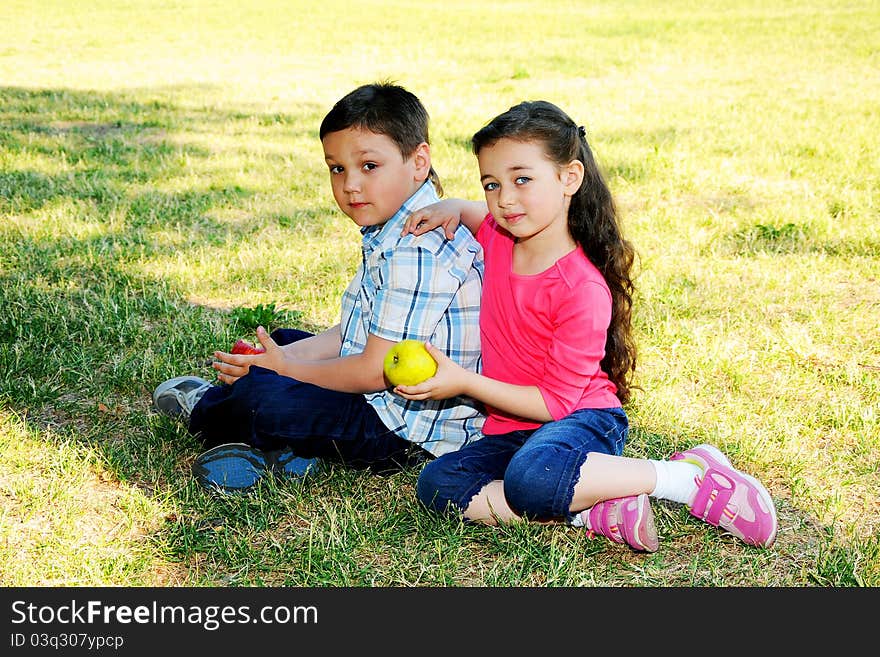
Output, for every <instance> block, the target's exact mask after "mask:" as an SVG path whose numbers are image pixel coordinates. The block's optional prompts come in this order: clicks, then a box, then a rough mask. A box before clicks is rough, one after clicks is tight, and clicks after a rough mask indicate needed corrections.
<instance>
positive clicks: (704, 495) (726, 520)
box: [669, 445, 778, 548]
mask: <svg viewBox="0 0 880 657" xmlns="http://www.w3.org/2000/svg"><path fill="white" fill-rule="evenodd" d="M669 460H671V461H687V462H688V463H693V464H695V465H697V466H698V467H699V468H701V469H702V470H703V476H702V477H699V476H698V477H696V479H695V481H696V483H697V493H696V495H694V499H693V500H692V501H691V503H690V504H689V505H688V506H689V507H690V511H691V515H693V516H694V517H696V518H699V519H700V520H704V521H705V522H708V523H709V524H710V525H713V526H715V527H721V528H722V529H724V530H726V531H728V532H730V533H731V534H733V535H734V536H736V537H737V538H740V539H742V540H743V541H745V542H746V543H748V544H749V545H755V546H757V547H765V548H766V547H770V546H771V545H773V542H774V541H775V540H776V531H777V528H778V523H777V520H776V507H775V506H774V504H773V499H772V498H771V497H770V493H769V492H768V491H767V489H766V488H764V486H763V485H762V484H761V482H759V481H758V480H757V479H755V478H754V477H750V476H749V475H747V474H745V473H744V472H740V471H739V470H737V469H735V468H734V467H733V466H732V465H731V464H730V461H729V460H728V459H727V457H726V456H725V455H724V454H723V453H722V452H721V450H719V449H718V448H717V447H714V446H712V445H698V446H696V447H694V448H692V449H689V450H686V451H684V452H681V453H679V452H676V453H675V454H673V455H672V456H671V457H670V459H669Z"/></svg>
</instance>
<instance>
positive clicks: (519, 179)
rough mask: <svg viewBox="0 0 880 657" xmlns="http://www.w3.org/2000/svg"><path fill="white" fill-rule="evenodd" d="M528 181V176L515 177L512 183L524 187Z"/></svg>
mask: <svg viewBox="0 0 880 657" xmlns="http://www.w3.org/2000/svg"><path fill="white" fill-rule="evenodd" d="M530 180H531V178H529V177H528V176H517V178H516V179H515V180H514V182H515V183H516V184H517V185H525V184H526V183H527V182H529V181H530Z"/></svg>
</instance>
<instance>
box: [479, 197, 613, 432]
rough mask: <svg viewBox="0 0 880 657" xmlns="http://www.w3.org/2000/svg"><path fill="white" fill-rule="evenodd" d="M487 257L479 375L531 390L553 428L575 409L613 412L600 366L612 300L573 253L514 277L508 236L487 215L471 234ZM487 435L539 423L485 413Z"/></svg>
mask: <svg viewBox="0 0 880 657" xmlns="http://www.w3.org/2000/svg"><path fill="white" fill-rule="evenodd" d="M476 237H477V241H479V242H480V244H481V245H482V246H483V250H484V254H485V267H486V269H485V278H484V279H483V294H482V299H481V302H480V340H481V349H482V355H483V374H485V375H486V376H488V377H491V378H493V379H497V380H499V381H505V382H507V383H513V384H516V385H524V386H537V387H538V389H539V390H540V391H541V395H542V396H543V398H544V402H545V403H546V404H547V410H548V411H549V412H550V415H551V416H552V417H553V419H554V420H558V419H560V418H563V417H565V416H566V415H569V414H571V413H572V412H574V411H576V410H578V409H581V408H617V407H619V406H620V400H619V399H618V398H617V396H616V395H615V392H616V390H617V388H616V386H615V385H614V384H613V383H612V382H611V381H610V380H609V379H608V376H607V375H606V373H605V372H604V371H602V368H601V367H600V366H599V363H600V362H601V360H602V358H603V357H604V356H605V338H606V332H607V330H608V324H609V322H610V321H611V292H610V291H609V289H608V285H607V284H606V283H605V279H604V277H603V276H602V274H601V273H600V272H599V270H598V269H596V267H595V266H594V265H593V264H592V263H591V262H590V261H589V259H588V258H587V257H586V256H585V255H584V252H583V251H582V250H581V249H580V247H578V248H577V249H575V250H574V251H572V252H570V253H568V254H567V255H565V256H563V257H562V258H560V259H559V260H557V261H556V262H555V263H554V264H553V266H552V267H550V268H549V269H547V270H545V271H543V272H541V273H539V274H533V275H519V274H515V273H514V272H513V245H514V240H513V236H512V235H511V234H510V233H508V232H507V231H506V230H505V229H503V228H501V227H500V226H499V225H498V224H497V223H496V222H495V219H494V217H492V215H491V214H490V215H487V216H486V219H485V220H484V221H483V223H482V224H481V225H480V228H479V230H478V231H477V235H476ZM487 410H488V411H489V417H488V419H487V420H486V423H485V425H484V427H483V433H485V434H487V435H491V434H500V433H508V432H510V431H516V430H518V429H534V428H536V427H539V426H541V423H540V422H536V421H533V420H528V419H525V418H521V417H517V416H515V415H511V414H508V413H504V412H502V411H500V410H498V409H495V408H492V407H488V409H487Z"/></svg>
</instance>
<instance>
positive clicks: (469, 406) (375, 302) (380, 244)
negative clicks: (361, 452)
mask: <svg viewBox="0 0 880 657" xmlns="http://www.w3.org/2000/svg"><path fill="white" fill-rule="evenodd" d="M438 200H440V199H439V197H438V196H437V192H436V190H435V189H434V185H433V184H432V183H431V182H430V181H426V182H425V184H424V185H422V186H421V187H420V188H419V189H418V191H416V193H415V194H413V195H412V196H411V197H409V199H407V200H406V202H405V203H404V204H403V205H402V206H401V208H400V210H398V211H397V212H396V213H395V214H394V216H393V217H391V219H389V220H388V221H387V222H385V223H384V224H381V225H377V226H366V227H363V228H361V233H362V235H363V241H362V245H361V246H362V250H363V260H362V261H361V264H360V266H359V267H358V271H357V273H356V274H355V277H354V278H353V279H352V281H351V283H349V285H348V288H347V289H346V290H345V293H344V294H343V295H342V321H341V332H342V349H341V350H340V355H341V356H348V355H351V354H358V353H361V352H362V351H363V350H364V348H365V347H366V344H367V335H368V334H373V335H375V336H376V337H379V338H384V339H386V340H391V341H393V342H398V341H400V340H404V339H408V338H412V339H414V340H421V341H426V340H428V341H430V342H431V344H433V345H434V346H435V347H437V348H438V349H440V350H442V351H443V352H444V353H445V354H446V355H447V356H449V357H450V358H451V359H452V360H454V361H455V362H457V363H458V364H459V365H461V366H462V367H465V368H467V369H469V370H473V371H479V368H480V326H479V311H480V294H481V292H482V282H483V253H482V247H480V245H479V244H478V243H477V241H476V240H475V239H474V238H473V237H472V236H471V234H470V232H468V230H467V229H466V228H465V227H464V226H459V228H458V230H457V231H456V233H455V238H454V239H452V240H447V239H446V238H445V237H444V235H443V231H441V230H432V231H429V232H427V233H425V234H424V235H419V236H418V237H416V236H414V235H412V234H409V235H405V236H403V237H401V234H400V232H401V230H402V229H403V224H404V222H405V221H406V218H407V217H408V216H409V215H410V214H412V212H414V211H415V210H418V209H419V208H422V207H424V206H426V205H429V204H431V203H434V202H436V201H438ZM365 397H366V399H367V401H368V402H369V403H370V404H371V405H372V406H373V408H375V409H376V412H377V413H378V414H379V417H380V418H381V419H382V422H384V423H385V425H386V426H387V427H388V428H389V429H391V430H392V431H394V432H395V433H396V434H398V435H399V436H400V437H402V438H405V439H407V440H409V441H411V442H413V443H415V444H417V445H420V446H421V447H423V448H424V449H425V450H427V451H428V452H430V453H431V454H433V455H435V456H440V455H441V454H445V453H446V452H451V451H454V450H456V449H458V448H459V447H462V446H464V445H466V444H467V443H469V442H472V441H474V440H477V439H479V438H480V436H481V432H480V430H481V428H482V426H483V420H484V416H483V414H482V413H481V412H480V406H479V405H478V404H477V402H475V401H474V400H472V399H470V398H465V397H454V398H452V399H444V400H426V401H409V400H406V399H404V398H403V397H401V396H400V395H396V394H394V393H393V392H391V390H383V391H381V392H375V393H368V394H366V395H365Z"/></svg>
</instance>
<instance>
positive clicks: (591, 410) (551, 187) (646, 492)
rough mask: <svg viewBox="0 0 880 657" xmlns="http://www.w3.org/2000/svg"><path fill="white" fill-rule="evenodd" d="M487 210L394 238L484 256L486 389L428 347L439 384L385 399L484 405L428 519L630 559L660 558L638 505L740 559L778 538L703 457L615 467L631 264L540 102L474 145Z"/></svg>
mask: <svg viewBox="0 0 880 657" xmlns="http://www.w3.org/2000/svg"><path fill="white" fill-rule="evenodd" d="M472 145H473V150H474V153H475V155H476V156H477V160H478V162H479V169H480V180H481V182H482V185H483V190H484V192H485V196H486V202H485V203H483V202H471V201H463V200H458V199H450V200H446V201H441V202H440V203H437V204H434V205H432V206H429V207H427V208H425V209H423V210H422V211H419V212H415V213H413V214H412V216H411V217H410V218H409V220H408V221H407V222H406V224H405V226H404V232H412V233H415V234H417V235H418V234H422V233H424V232H426V231H428V230H432V229H434V228H437V227H443V229H444V230H445V232H446V234H447V236H449V237H451V235H452V233H453V232H454V230H455V228H456V227H457V226H458V224H459V222H461V223H464V224H465V226H467V228H468V229H469V230H470V231H471V232H472V233H474V235H475V236H476V237H477V240H478V241H479V242H480V243H481V244H482V246H483V249H484V253H485V265H486V269H485V278H484V283H483V293H482V301H481V311H480V338H481V342H482V358H483V373H482V374H478V373H475V372H473V371H468V370H465V369H464V368H462V367H460V366H458V365H456V364H455V363H454V362H453V361H451V360H450V359H449V358H447V357H446V356H445V355H444V354H443V353H442V351H440V350H438V349H435V348H434V347H433V346H432V345H430V344H429V345H427V346H428V349H429V352H430V353H431V355H432V356H433V357H434V359H435V360H436V361H437V363H438V369H437V373H436V375H435V376H433V377H432V378H430V379H428V380H427V381H425V382H423V383H421V384H419V385H415V386H397V387H396V388H395V392H397V393H398V394H400V395H401V396H403V397H405V398H407V399H411V400H419V401H421V400H426V399H447V398H450V397H455V396H457V395H467V396H470V397H473V398H475V399H478V400H480V401H482V402H483V403H484V404H485V405H486V409H487V412H488V418H487V419H486V422H485V426H484V429H483V433H484V434H485V438H484V439H482V440H478V441H476V442H473V443H471V444H468V445H466V446H464V447H463V448H461V449H459V450H458V451H456V452H450V453H448V454H444V455H442V456H440V457H439V458H437V459H436V460H434V461H432V462H430V463H428V464H427V465H426V466H425V468H424V469H423V471H422V473H421V475H420V476H419V480H418V484H417V494H418V497H419V500H420V501H421V502H422V503H423V504H424V505H425V506H427V507H428V508H429V509H433V510H435V511H438V512H445V511H453V512H458V513H461V514H462V515H463V516H464V517H465V518H466V519H468V520H471V521H477V522H483V523H487V524H491V525H494V524H496V523H499V522H510V521H513V520H516V519H519V518H526V519H530V520H537V521H563V522H569V523H572V524H574V525H577V526H581V525H582V526H584V527H586V529H587V531H588V532H589V533H590V535H591V536H592V535H593V534H602V535H604V536H606V537H608V538H609V539H611V540H612V541H615V542H617V543H623V542H625V543H627V544H628V545H629V546H630V547H632V548H633V549H635V550H639V551H654V550H656V549H657V547H658V540H657V532H656V529H655V526H654V518H653V513H652V511H651V506H650V502H649V497H656V498H661V499H666V500H671V501H674V502H678V503H683V504H687V505H688V506H689V507H690V512H691V513H692V514H693V515H694V516H696V517H697V518H700V519H701V520H704V521H706V522H708V523H709V524H711V525H714V526H717V527H721V528H722V529H724V530H726V531H728V532H730V533H732V534H734V535H735V536H737V537H739V538H740V539H742V540H743V541H745V542H746V543H748V544H749V545H755V546H761V547H769V546H770V545H772V544H773V542H774V540H775V538H776V528H777V521H776V512H775V509H774V505H773V500H772V499H771V497H770V494H769V493H768V492H767V490H766V489H765V488H764V486H762V485H761V484H760V483H759V482H758V481H757V480H756V479H754V478H752V477H750V476H749V475H747V474H744V473H742V472H740V471H738V470H736V469H735V468H733V467H732V466H731V464H730V462H729V461H728V459H727V457H726V456H725V455H724V454H722V453H721V451H719V450H718V449H717V448H715V447H713V446H711V445H700V446H698V447H694V448H693V449H690V450H687V451H685V452H683V453H676V454H673V455H672V457H670V459H669V460H668V461H655V460H649V459H635V458H628V457H623V456H621V453H622V451H623V447H624V444H625V441H626V438H627V433H628V420H627V416H626V413H625V412H624V410H623V404H625V403H626V402H627V401H628V400H629V398H630V381H631V375H632V373H633V370H634V368H635V362H636V349H635V345H634V343H633V336H632V329H631V306H632V291H633V283H632V279H631V277H630V269H631V267H632V264H633V259H634V251H633V248H632V246H631V244H630V243H629V242H628V241H627V240H625V239H624V238H623V237H622V235H621V231H620V228H619V226H618V221H617V215H616V210H615V205H614V202H613V199H612V196H611V193H610V191H609V189H608V186H607V185H606V183H605V181H604V179H603V177H602V175H601V173H600V171H599V168H598V166H597V163H596V161H595V159H594V157H593V154H592V152H591V150H590V147H589V145H588V144H587V141H586V136H585V131H584V128H583V127H579V126H577V125H576V124H575V123H574V121H572V120H571V119H570V118H569V117H568V115H567V114H565V112H563V111H562V110H561V109H559V108H558V107H556V106H555V105H553V104H551V103H549V102H545V101H534V102H523V103H520V104H519V105H516V106H514V107H512V108H510V109H509V110H508V111H506V112H504V113H503V114H500V115H499V116H497V117H496V118H495V119H493V120H492V121H491V122H490V123H489V124H488V125H486V126H485V127H484V128H482V129H481V130H479V131H478V132H477V133H476V134H475V135H474V137H473V140H472Z"/></svg>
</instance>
